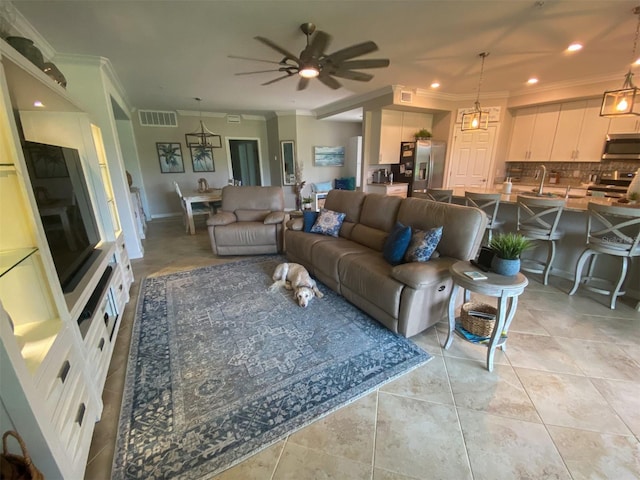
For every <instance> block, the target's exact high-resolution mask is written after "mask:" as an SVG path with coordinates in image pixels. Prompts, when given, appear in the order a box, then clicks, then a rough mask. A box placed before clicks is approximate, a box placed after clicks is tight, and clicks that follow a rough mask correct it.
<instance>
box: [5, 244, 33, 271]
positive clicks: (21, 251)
mask: <svg viewBox="0 0 640 480" xmlns="http://www.w3.org/2000/svg"><path fill="white" fill-rule="evenodd" d="M37 251H38V249H37V248H36V247H29V248H18V249H16V250H5V251H4V252H2V251H0V278H2V277H3V276H4V275H5V274H6V273H9V272H10V271H11V270H12V269H13V267H15V266H17V265H20V263H22V262H23V261H24V260H26V259H27V258H29V257H30V256H31V255H33V254H34V253H36V252H37Z"/></svg>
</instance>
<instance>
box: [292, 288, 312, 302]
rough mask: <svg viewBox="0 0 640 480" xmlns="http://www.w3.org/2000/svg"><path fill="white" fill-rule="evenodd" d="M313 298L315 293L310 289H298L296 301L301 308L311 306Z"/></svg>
mask: <svg viewBox="0 0 640 480" xmlns="http://www.w3.org/2000/svg"><path fill="white" fill-rule="evenodd" d="M313 297H315V294H314V293H313V289H311V288H309V287H299V288H297V289H296V301H297V302H298V305H300V306H301V307H306V306H307V305H309V302H310V301H311V299H312V298H313Z"/></svg>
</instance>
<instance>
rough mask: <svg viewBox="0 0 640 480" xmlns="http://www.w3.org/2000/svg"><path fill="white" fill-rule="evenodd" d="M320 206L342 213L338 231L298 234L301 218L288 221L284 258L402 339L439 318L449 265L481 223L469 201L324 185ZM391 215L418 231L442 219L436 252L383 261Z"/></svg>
mask: <svg viewBox="0 0 640 480" xmlns="http://www.w3.org/2000/svg"><path fill="white" fill-rule="evenodd" d="M325 208H326V209H328V210H333V211H337V212H343V213H345V214H346V217H345V220H344V222H343V224H342V227H341V229H340V235H339V237H331V236H326V235H320V234H316V233H305V232H304V231H302V228H303V220H302V219H301V218H297V219H294V220H291V221H290V222H288V224H287V226H288V229H287V230H286V231H285V252H286V256H287V258H288V259H289V261H291V262H296V263H300V264H302V265H304V266H305V267H306V268H307V269H308V270H309V272H310V273H311V274H312V275H314V276H315V277H316V278H317V279H318V280H320V281H321V282H322V283H324V284H325V285H327V286H328V287H330V288H331V289H332V290H334V291H336V292H338V293H339V294H341V295H343V296H344V297H345V298H346V299H347V300H349V301H350V302H351V303H353V304H354V305H356V306H358V307H359V308H360V309H362V310H364V311H365V312H367V313H368V314H369V315H371V316H372V317H373V318H375V319H376V320H378V321H379V322H380V323H382V324H383V325H385V326H386V327H387V328H389V329H390V330H392V331H394V332H396V333H399V334H401V335H404V336H405V337H411V336H413V335H416V334H417V333H420V332H421V331H423V330H425V329H427V328H429V327H430V326H432V325H434V324H435V323H437V322H439V321H440V320H441V319H443V318H444V317H445V315H446V311H447V302H448V299H449V293H450V292H451V287H452V281H451V277H450V275H449V266H450V265H451V264H453V263H455V262H456V261H458V260H469V259H471V258H473V257H475V255H476V253H477V251H478V249H479V247H480V242H481V241H482V236H483V233H484V229H485V226H486V224H487V217H486V215H485V213H484V212H483V211H481V210H480V209H477V208H473V207H463V206H460V205H452V204H446V203H439V202H433V201H430V200H422V199H417V198H406V199H402V198H399V197H391V196H384V195H378V194H365V193H363V192H353V191H346V190H331V191H330V192H329V194H328V196H327V199H326V202H325ZM396 221H399V222H401V223H402V224H404V225H411V226H412V227H413V228H419V229H421V230H428V229H430V228H433V227H438V226H440V225H442V226H443V232H442V239H441V240H440V243H439V245H438V248H437V252H439V257H438V258H432V259H431V260H429V261H428V262H423V263H422V262H415V263H404V264H401V265H397V266H392V265H390V264H389V263H387V261H386V260H385V259H384V258H383V255H382V250H383V246H384V242H385V240H386V238H387V236H388V234H389V232H390V231H391V230H392V228H393V226H394V225H395V223H396ZM434 257H435V256H434Z"/></svg>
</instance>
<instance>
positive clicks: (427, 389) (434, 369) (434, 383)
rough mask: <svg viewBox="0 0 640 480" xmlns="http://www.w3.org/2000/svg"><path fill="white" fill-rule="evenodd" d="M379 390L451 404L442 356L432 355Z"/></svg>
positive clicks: (449, 388) (451, 399)
mask: <svg viewBox="0 0 640 480" xmlns="http://www.w3.org/2000/svg"><path fill="white" fill-rule="evenodd" d="M380 391H382V392H387V393H393V394H395V395H401V396H404V397H411V398H417V399H420V400H428V401H430V402H435V403H445V404H447V405H453V395H452V394H451V386H450V385H449V379H448V377H447V371H446V369H445V365H444V358H443V357H440V356H435V357H433V358H432V359H431V360H430V361H429V363H427V364H426V365H422V366H420V367H418V368H416V369H415V370H412V371H411V372H409V373H407V374H405V375H403V376H401V377H400V378H398V379H397V380H394V381H393V382H390V383H387V384H386V385H384V386H382V387H381V388H380Z"/></svg>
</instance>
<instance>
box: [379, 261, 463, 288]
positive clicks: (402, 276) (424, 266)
mask: <svg viewBox="0 0 640 480" xmlns="http://www.w3.org/2000/svg"><path fill="white" fill-rule="evenodd" d="M449 265H451V262H450V261H446V260H445V259H442V260H440V259H437V260H436V259H434V260H429V261H428V262H411V263H403V264H401V265H396V266H395V267H393V269H391V277H393V278H394V279H395V280H398V281H399V282H402V283H404V284H405V285H408V286H409V287H411V288H414V289H416V290H418V289H421V288H426V287H429V286H431V285H433V284H434V283H436V282H438V281H440V280H441V279H442V277H443V275H445V276H449Z"/></svg>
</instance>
